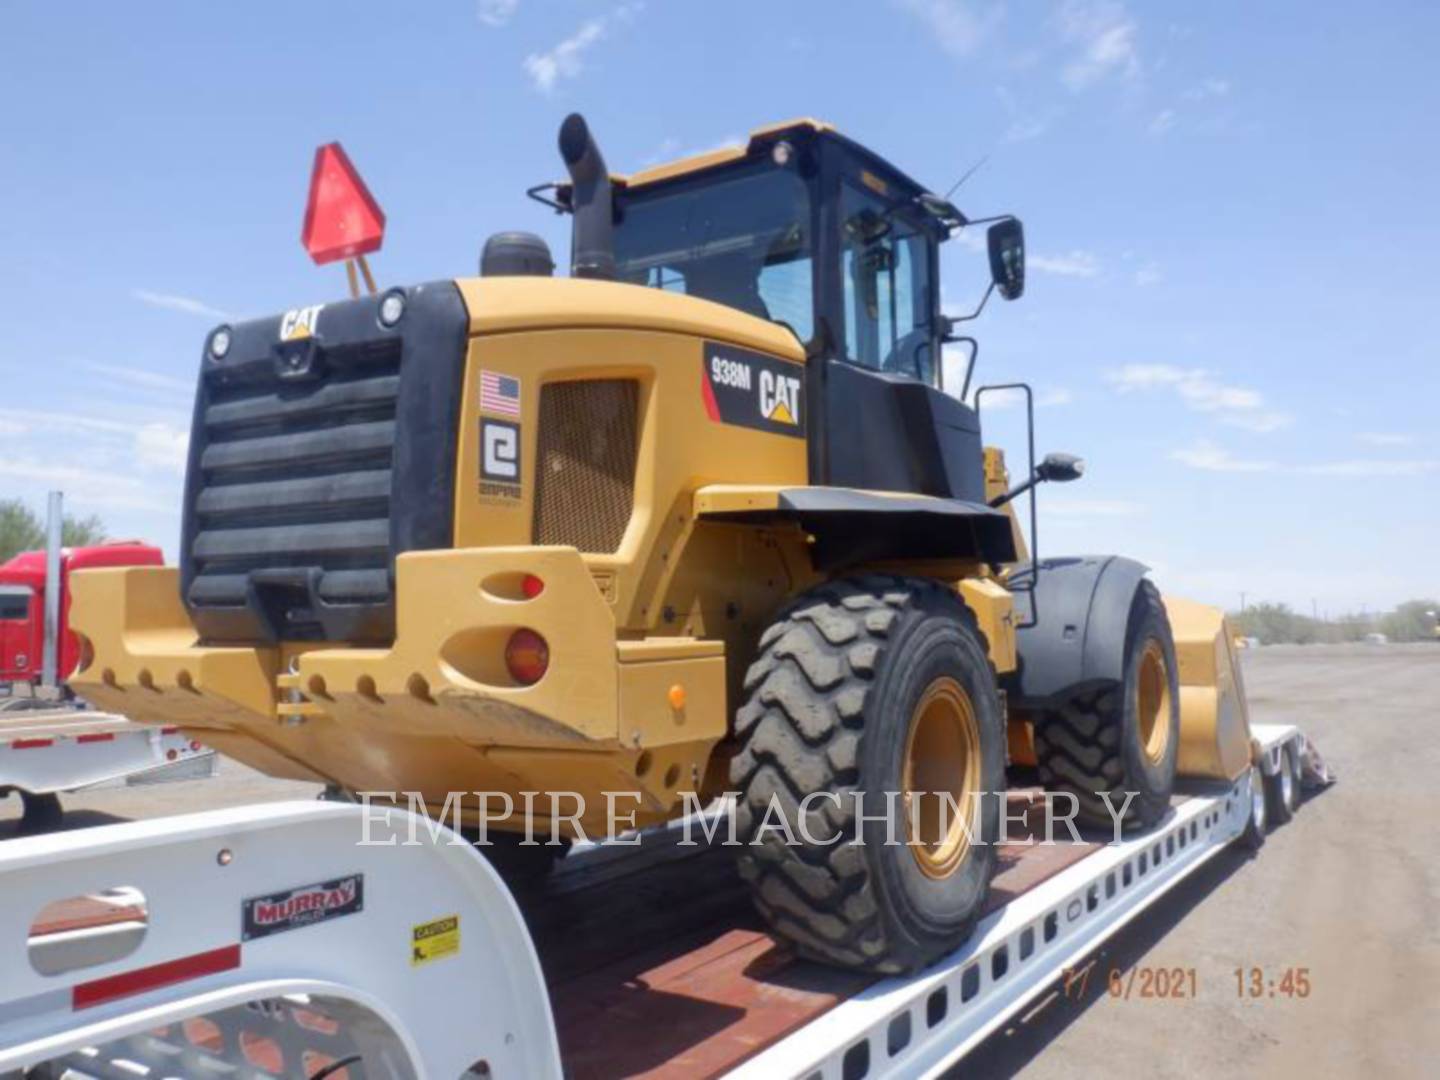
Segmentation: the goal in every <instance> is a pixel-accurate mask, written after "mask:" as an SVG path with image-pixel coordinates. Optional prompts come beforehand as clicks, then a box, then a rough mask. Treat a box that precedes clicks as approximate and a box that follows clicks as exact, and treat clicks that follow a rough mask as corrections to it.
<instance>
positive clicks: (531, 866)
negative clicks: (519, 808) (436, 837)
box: [466, 829, 570, 892]
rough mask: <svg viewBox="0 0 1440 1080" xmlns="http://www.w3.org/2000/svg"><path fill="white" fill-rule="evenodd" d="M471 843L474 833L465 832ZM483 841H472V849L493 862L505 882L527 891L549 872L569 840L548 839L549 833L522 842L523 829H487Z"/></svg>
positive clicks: (568, 845)
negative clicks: (481, 842)
mask: <svg viewBox="0 0 1440 1080" xmlns="http://www.w3.org/2000/svg"><path fill="white" fill-rule="evenodd" d="M466 838H467V839H468V840H470V842H471V843H475V839H476V838H475V836H473V835H467V837H466ZM485 839H486V841H487V843H485V844H475V850H476V851H478V852H480V854H481V855H483V856H484V857H485V858H486V859H487V860H488V861H489V863H490V865H491V866H493V867H494V868H495V869H496V871H498V872H499V874H500V876H501V877H502V878H504V879H505V883H506V884H507V885H509V886H510V887H511V888H512V889H514V890H516V891H518V892H530V891H533V890H535V889H538V888H540V886H541V885H543V884H544V883H545V879H546V878H548V877H549V876H550V872H551V871H552V870H554V869H555V864H556V863H558V862H559V861H560V860H561V859H562V858H564V857H565V854H566V853H567V852H568V851H569V850H570V841H569V840H566V839H563V838H562V841H561V843H559V844H551V843H549V839H550V838H549V837H547V836H536V837H535V839H536V841H537V843H535V844H526V843H524V842H523V841H524V840H525V834H524V833H509V832H501V831H500V830H498V829H490V830H488V831H487V833H486V836H485Z"/></svg>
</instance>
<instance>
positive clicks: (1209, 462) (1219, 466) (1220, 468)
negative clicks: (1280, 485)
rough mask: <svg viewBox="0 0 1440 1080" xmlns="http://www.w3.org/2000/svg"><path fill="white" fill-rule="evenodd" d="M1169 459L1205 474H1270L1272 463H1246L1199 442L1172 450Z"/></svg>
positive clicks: (1214, 446) (1212, 444) (1206, 443)
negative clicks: (1202, 471)
mask: <svg viewBox="0 0 1440 1080" xmlns="http://www.w3.org/2000/svg"><path fill="white" fill-rule="evenodd" d="M1170 457H1171V458H1172V459H1173V460H1175V461H1178V462H1180V463H1181V464H1182V465H1188V466H1190V468H1192V469H1203V470H1204V471H1206V472H1232V473H1234V472H1252V473H1253V472H1272V471H1273V470H1274V469H1275V463H1274V462H1272V461H1247V460H1243V459H1240V458H1237V457H1235V455H1233V454H1232V453H1230V451H1228V450H1226V449H1224V448H1223V447H1219V446H1216V445H1215V444H1214V443H1212V442H1206V441H1203V440H1202V441H1201V442H1198V443H1196V444H1195V445H1194V446H1192V447H1189V448H1187V449H1183V450H1174V451H1172V452H1171V454H1170Z"/></svg>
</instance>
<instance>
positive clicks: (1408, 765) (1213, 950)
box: [962, 645, 1440, 1080]
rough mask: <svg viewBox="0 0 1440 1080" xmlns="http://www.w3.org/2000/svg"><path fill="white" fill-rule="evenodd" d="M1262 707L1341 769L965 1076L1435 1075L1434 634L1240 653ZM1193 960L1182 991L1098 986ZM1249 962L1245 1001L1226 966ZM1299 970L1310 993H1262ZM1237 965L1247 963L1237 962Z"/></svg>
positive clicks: (999, 1041) (1162, 907) (1439, 1033)
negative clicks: (1259, 986)
mask: <svg viewBox="0 0 1440 1080" xmlns="http://www.w3.org/2000/svg"><path fill="white" fill-rule="evenodd" d="M1244 676H1245V680H1246V688H1247V689H1248V691H1249V694H1250V702H1251V707H1252V710H1253V714H1254V718H1255V720H1256V721H1258V722H1274V723H1293V724H1297V725H1299V726H1300V727H1301V728H1302V729H1303V730H1304V731H1305V732H1306V734H1308V735H1309V736H1310V737H1311V738H1312V739H1313V740H1314V742H1315V744H1316V746H1317V747H1318V748H1319V749H1320V752H1321V753H1322V754H1323V755H1324V757H1325V759H1326V762H1327V763H1328V764H1329V765H1330V766H1331V767H1332V768H1333V769H1334V771H1335V772H1336V773H1337V774H1338V775H1339V778H1340V782H1339V783H1338V784H1336V785H1335V786H1334V787H1332V788H1330V789H1328V790H1327V791H1323V792H1320V793H1319V794H1316V795H1314V796H1312V797H1311V798H1310V799H1309V801H1307V802H1306V803H1305V804H1304V805H1303V806H1302V807H1301V808H1300V811H1299V813H1298V814H1297V815H1296V817H1295V819H1294V820H1293V821H1292V822H1290V823H1289V824H1288V825H1284V826H1281V827H1279V828H1277V829H1276V830H1275V831H1274V832H1272V833H1271V834H1270V837H1269V840H1268V842H1267V843H1266V845H1265V847H1264V849H1263V850H1262V851H1261V852H1260V854H1259V856H1258V857H1257V858H1253V859H1252V858H1247V857H1246V856H1245V855H1244V854H1243V853H1242V852H1240V851H1238V850H1230V851H1226V852H1224V853H1222V854H1221V855H1219V856H1217V857H1216V858H1215V859H1213V860H1211V862H1210V863H1209V864H1208V865H1207V866H1205V867H1203V868H1202V869H1201V870H1200V871H1198V872H1197V873H1196V875H1195V876H1194V877H1192V878H1191V879H1190V880H1189V881H1187V882H1184V883H1182V884H1181V885H1179V886H1178V887H1177V888H1176V889H1175V890H1174V891H1172V892H1171V893H1170V894H1169V895H1168V896H1166V897H1164V898H1163V899H1162V900H1160V901H1159V902H1158V903H1157V904H1156V906H1155V907H1153V908H1151V909H1150V910H1149V911H1148V912H1146V913H1145V915H1143V916H1141V917H1140V918H1139V919H1137V920H1136V921H1135V922H1134V923H1132V924H1131V925H1130V926H1128V927H1127V928H1126V929H1125V930H1123V931H1121V933H1120V934H1119V935H1118V936H1117V937H1116V938H1115V939H1113V940H1112V941H1111V943H1110V944H1109V945H1108V946H1106V947H1105V949H1103V950H1102V951H1101V953H1100V954H1099V955H1098V956H1097V958H1096V959H1097V963H1096V965H1095V969H1094V970H1093V971H1092V974H1091V977H1090V980H1089V985H1088V986H1087V993H1086V994H1084V995H1083V996H1081V995H1079V994H1078V992H1076V990H1075V987H1074V984H1072V994H1071V997H1069V998H1067V997H1066V996H1065V995H1064V994H1055V995H1052V997H1051V999H1049V1001H1048V1002H1047V1004H1046V1005H1045V1006H1043V1007H1041V1008H1039V1009H1037V1010H1035V1011H1034V1012H1033V1013H1032V1015H1031V1016H1030V1017H1029V1018H1028V1020H1027V1021H1025V1022H1021V1023H1019V1024H1017V1025H1015V1026H1014V1027H1012V1028H1011V1029H1010V1030H1009V1031H1007V1032H1005V1033H1001V1034H997V1035H995V1036H993V1037H992V1038H991V1039H990V1040H989V1041H988V1042H987V1043H986V1044H985V1045H984V1046H983V1047H981V1049H980V1050H979V1051H977V1052H976V1053H975V1054H972V1055H971V1056H970V1057H969V1058H967V1060H966V1061H965V1063H964V1067H963V1070H962V1072H963V1075H966V1076H997V1075H998V1076H1010V1075H1020V1076H1024V1077H1034V1078H1049V1077H1054V1078H1057V1080H1059V1078H1062V1077H1063V1078H1064V1080H1074V1078H1075V1077H1077V1076H1097V1075H1102V1074H1109V1075H1112V1076H1127V1075H1136V1074H1143V1075H1146V1076H1152V1077H1196V1076H1227V1077H1228V1076H1236V1077H1243V1076H1256V1077H1259V1076H1264V1077H1275V1076H1281V1077H1288V1076H1297V1077H1298V1076H1306V1077H1319V1076H1325V1077H1330V1076H1337V1077H1338V1076H1343V1077H1358V1076H1365V1077H1376V1078H1378V1077H1387V1078H1388V1077H1422V1076H1423V1077H1433V1076H1436V1075H1440V1022H1437V1021H1440V829H1437V828H1436V825H1435V813H1436V810H1437V808H1440V796H1437V789H1436V786H1435V785H1436V779H1435V778H1436V777H1437V776H1440V741H1437V737H1436V736H1437V734H1440V731H1437V720H1440V646H1435V645H1391V646H1275V647H1271V648H1265V649H1257V650H1253V651H1249V652H1246V653H1245V654H1244ZM1131 967H1139V968H1146V967H1149V968H1174V967H1179V968H1186V969H1189V968H1193V969H1194V970H1195V984H1196V989H1197V991H1198V992H1197V994H1196V996H1195V998H1194V999H1193V1000H1189V999H1182V1000H1135V999H1134V998H1133V997H1132V999H1131V1000H1129V1001H1126V1000H1123V999H1122V998H1112V997H1111V996H1110V995H1109V994H1108V992H1107V991H1106V988H1105V981H1106V980H1105V976H1106V975H1107V974H1108V972H1109V971H1110V969H1112V968H1116V969H1119V970H1121V971H1128V970H1129V969H1130V968H1131ZM1254 967H1259V968H1262V969H1263V970H1264V972H1265V975H1264V976H1263V978H1264V980H1265V984H1266V991H1265V993H1264V994H1263V995H1262V996H1261V997H1260V998H1258V999H1250V998H1241V997H1240V996H1239V995H1238V994H1237V990H1236V978H1235V969H1236V968H1245V969H1250V968H1254ZM1289 968H1307V969H1308V978H1309V982H1310V994H1309V996H1308V997H1306V998H1303V999H1300V998H1296V999H1293V1000H1292V999H1290V998H1288V997H1286V996H1285V995H1283V994H1277V995H1276V996H1275V997H1273V998H1272V997H1270V996H1269V993H1268V985H1269V983H1270V981H1271V980H1274V981H1275V982H1276V983H1279V982H1280V981H1281V980H1282V979H1283V977H1284V973H1285V971H1286V969H1289ZM1247 978H1248V975H1247Z"/></svg>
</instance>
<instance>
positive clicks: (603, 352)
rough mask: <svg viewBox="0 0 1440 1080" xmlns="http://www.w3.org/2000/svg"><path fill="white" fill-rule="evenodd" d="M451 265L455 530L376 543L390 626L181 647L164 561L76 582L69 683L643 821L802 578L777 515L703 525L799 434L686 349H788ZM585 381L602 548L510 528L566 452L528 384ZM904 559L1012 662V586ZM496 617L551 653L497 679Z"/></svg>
mask: <svg viewBox="0 0 1440 1080" xmlns="http://www.w3.org/2000/svg"><path fill="white" fill-rule="evenodd" d="M458 284H459V288H460V291H461V294H462V296H463V297H464V299H465V303H466V306H467V309H468V311H469V315H470V329H471V338H470V343H469V348H468V356H467V364H466V376H465V405H464V409H463V412H462V417H461V425H460V430H461V436H460V441H459V449H458V454H459V463H458V469H457V475H458V476H459V477H461V478H463V479H462V481H461V482H458V483H457V485H456V491H455V500H456V506H455V509H456V513H455V537H454V544H455V546H454V548H453V549H452V550H442V551H424V552H411V553H407V554H402V555H400V556H399V557H398V558H397V559H396V567H395V574H396V585H395V594H396V634H395V640H394V643H393V644H392V645H390V646H388V647H385V648H375V647H336V646H334V645H331V644H329V643H324V644H315V643H294V644H288V645H287V644H280V645H274V646H266V645H260V646H239V645H206V644H202V643H201V642H200V639H199V635H198V634H197V632H196V630H195V628H194V626H193V624H192V623H191V620H190V618H189V616H188V614H187V612H186V609H185V607H184V605H183V604H182V602H181V599H180V588H179V580H178V571H177V570H176V569H174V568H168V567H167V568H158V567H155V568H133V569H122V570H116V571H101V572H96V573H93V574H83V575H77V576H76V579H75V586H74V598H73V607H72V624H73V625H74V627H75V628H76V630H77V632H79V633H80V634H81V635H82V637H83V638H84V640H85V641H86V643H87V645H86V656H87V663H86V665H85V666H84V668H83V670H81V671H79V672H78V673H76V674H75V676H74V677H73V678H72V680H71V684H72V686H74V688H75V690H76V691H77V692H78V693H80V694H82V695H84V696H85V697H86V698H88V699H89V700H91V701H93V702H95V703H96V704H97V705H99V706H101V707H103V708H106V709H110V710H113V711H115V712H119V713H122V714H124V715H126V716H129V717H131V718H132V719H135V720H137V721H141V722H148V723H157V724H167V725H177V726H179V727H181V728H182V729H184V730H186V731H187V732H190V733H192V734H193V735H194V736H195V737H196V738H198V739H200V740H201V741H204V742H206V743H207V744H209V745H212V746H214V747H216V748H217V749H219V750H221V751H222V752H224V753H226V754H228V755H230V756H232V757H235V758H237V759H239V760H241V761H244V762H246V763H247V764H250V765H252V766H254V767H256V768H258V769H260V770H262V771H264V772H267V773H270V774H272V775H276V776H283V777H291V778H297V779H311V780H322V781H325V782H327V783H332V784H335V785H338V786H340V787H342V788H344V789H346V790H349V791H362V792H396V793H397V797H401V798H403V796H400V795H398V793H404V792H419V793H421V794H422V795H424V796H425V797H426V799H427V801H432V800H433V802H434V805H436V806H438V805H440V804H442V803H443V801H444V799H445V797H446V795H447V794H448V793H450V792H454V791H488V792H496V793H506V794H509V795H511V796H512V798H513V799H514V802H515V805H516V808H517V811H516V817H515V819H514V822H513V824H514V825H515V826H516V827H519V825H520V824H521V820H520V818H521V814H522V813H523V806H524V804H523V793H524V792H527V791H531V792H549V791H563V792H575V793H577V794H578V795H580V796H582V797H584V799H585V804H586V805H587V807H589V808H590V814H589V815H588V816H587V817H586V818H585V819H582V820H583V825H584V826H585V828H586V829H587V830H594V829H596V828H603V827H604V824H605V817H604V815H605V812H606V809H607V804H606V801H605V798H604V793H605V792H621V793H633V794H634V796H636V799H635V800H632V801H630V802H628V803H626V802H617V805H618V807H619V810H620V812H621V813H622V814H623V813H627V812H628V811H629V810H630V809H635V810H636V811H637V813H636V819H635V820H636V822H637V823H638V824H645V823H647V822H654V821H658V820H663V819H665V818H667V817H669V816H671V815H673V814H674V813H675V812H677V811H678V810H679V809H680V808H681V806H682V802H681V796H680V792H681V791H696V790H699V791H701V792H702V793H707V792H711V791H713V790H715V789H716V788H717V785H720V784H721V783H722V782H723V781H722V776H723V773H717V772H716V771H715V770H714V769H712V768H711V766H712V765H714V764H717V758H718V757H720V756H721V755H717V753H716V751H717V747H721V746H722V743H723V740H724V739H725V737H726V735H727V732H728V730H729V717H730V713H731V710H732V708H733V704H734V701H735V696H736V692H737V688H738V684H739V680H740V678H741V676H742V675H743V672H744V670H745V667H746V666H747V665H748V664H749V662H750V660H751V658H752V656H753V651H754V648H755V642H756V641H757V640H758V638H759V636H760V633H761V632H762V631H763V629H764V628H765V626H766V625H767V624H768V622H769V620H770V618H771V616H772V615H773V614H774V612H775V611H776V610H777V609H778V608H779V607H780V606H781V605H782V604H783V603H784V602H785V600H786V599H787V598H789V597H790V596H793V595H794V594H796V593H797V592H799V591H801V590H803V589H804V588H806V587H807V586H809V585H812V584H814V583H815V582H816V581H818V580H820V577H821V575H820V574H819V573H818V572H817V571H816V570H815V569H814V567H813V566H812V561H811V558H810V555H809V551H808V539H807V537H806V535H805V534H804V533H803V532H801V531H800V530H799V529H798V528H796V527H795V526H793V525H784V524H780V525H773V526H756V525H748V524H736V523H733V522H731V521H727V520H714V519H715V518H717V517H723V516H724V515H727V514H733V513H734V512H736V511H739V510H764V509H767V508H772V507H774V506H775V505H776V502H777V499H778V497H779V493H780V492H781V491H783V490H787V489H794V488H797V487H803V486H804V485H805V482H806V461H805V443H804V440H803V439H798V438H790V437H786V436H783V435H775V434H771V433H768V432H763V431H758V430H752V429H749V428H745V427H740V426H736V425H733V424H725V423H716V422H714V421H713V420H712V419H711V418H710V417H709V416H708V415H707V413H706V411H705V405H704V399H703V393H702V387H701V374H700V358H701V356H702V354H703V349H704V347H705V343H706V342H713V341H721V342H726V343H730V344H734V345H738V346H741V347H744V348H747V349H753V350H756V351H760V352H763V353H765V354H767V355H769V356H772V357H776V358H780V359H783V360H786V361H789V362H792V363H794V364H795V365H796V370H797V373H798V371H799V370H801V369H800V365H801V363H802V361H803V357H802V355H801V353H800V350H799V348H798V346H797V344H796V342H795V341H794V339H793V337H792V336H790V335H788V334H786V333H784V332H783V331H781V330H780V329H779V328H777V327H775V326H774V325H773V324H770V323H767V322H765V321H762V320H759V319H755V318H751V317H749V316H747V315H744V314H742V313H739V312H736V311H732V310H730V309H728V308H725V307H722V306H720V305H717V304H711V303H709V302H706V301H703V300H696V299H693V298H688V297H684V296H675V295H671V294H667V293H664V292H659V291H655V290H646V289H638V288H634V287H629V286H624V285H615V284H610V283H603V282H586V281H574V280H563V279H562V280H535V279H525V278H514V279H487V280H476V281H462V282H459V283H458ZM482 369H483V370H500V371H504V372H507V373H511V374H513V375H515V376H516V377H518V378H520V379H521V383H522V389H521V393H520V399H521V401H522V403H523V406H522V413H521V416H520V417H519V425H520V429H521V431H522V432H523V433H524V435H523V442H522V445H521V448H520V460H521V462H522V470H523V471H522V478H521V483H520V484H519V485H518V488H519V493H518V496H510V495H494V494H487V493H486V490H485V488H484V485H482V484H481V483H480V482H478V481H477V479H476V478H477V477H478V476H479V475H480V462H479V455H480V453H481V448H480V447H479V445H478V441H479V437H478V433H479V429H480V414H479V411H478V402H479V399H480V394H479V390H478V388H477V380H478V379H479V372H480V371H481V370H482ZM607 381H608V382H613V383H624V384H628V385H629V387H630V389H629V390H628V391H627V392H633V393H634V394H635V406H634V408H635V423H636V428H637V430H636V433H635V435H636V438H635V447H636V459H635V463H634V470H633V476H634V482H633V489H632V490H628V491H627V490H624V488H625V486H626V485H624V484H620V485H618V486H614V485H612V490H611V492H610V494H611V495H612V496H614V497H617V498H621V499H624V500H626V503H627V504H626V505H625V506H623V507H616V508H612V515H613V512H620V519H621V523H622V527H621V528H619V529H618V530H616V531H615V532H614V537H615V539H616V542H615V543H614V545H613V550H580V549H579V548H577V547H575V546H573V545H569V546H567V545H559V544H549V545H535V544H534V543H533V542H532V541H533V540H534V539H535V537H536V534H537V524H538V523H537V521H536V518H537V513H539V510H538V508H537V503H536V499H537V494H536V493H537V491H539V490H541V484H542V481H541V480H540V478H539V477H538V476H537V475H536V473H537V471H538V470H541V469H544V468H546V467H547V465H550V466H553V464H554V463H555V462H556V461H558V460H563V455H564V453H565V449H566V448H565V447H563V446H560V447H556V446H553V445H551V446H547V445H543V443H544V440H546V439H547V438H548V436H547V434H546V427H545V424H544V423H543V421H542V417H541V416H540V415H539V412H540V410H541V409H542V408H545V407H546V406H545V405H544V404H542V403H543V402H544V401H545V400H546V395H545V393H544V388H546V387H559V386H562V385H564V384H567V383H568V384H571V385H572V386H573V387H575V388H582V389H580V393H581V395H583V394H584V393H586V392H587V391H586V389H583V388H594V387H596V386H597V385H600V384H602V383H604V382H607ZM579 403H580V404H581V405H582V406H583V404H584V401H583V398H581V399H580V402H579ZM597 404H598V405H602V406H603V405H605V404H607V402H606V401H604V400H603V399H602V400H601V401H599V402H598V403H597ZM879 494H884V493H879ZM566 511H568V512H570V513H571V514H572V515H573V519H572V520H570V521H568V522H567V521H563V520H562V521H559V522H552V523H550V526H548V527H550V528H552V531H556V532H559V533H560V534H564V533H566V531H567V529H568V530H570V531H571V532H573V533H578V534H583V533H585V532H586V531H587V530H590V531H591V532H592V533H593V530H594V529H595V522H594V520H593V519H594V516H595V514H596V513H597V512H598V509H597V508H595V507H591V506H585V505H581V504H577V505H576V506H575V507H573V508H570V507H566V506H565V505H563V504H562V505H561V512H562V513H563V512H566ZM546 512H547V513H549V512H553V511H550V510H549V509H548V508H547V510H546ZM591 538H592V539H594V540H596V541H597V544H596V545H594V546H598V542H599V541H601V540H603V539H604V538H603V537H600V536H592V537H591ZM911 569H912V570H914V571H917V572H923V573H926V574H929V575H933V576H937V577H940V578H943V579H945V580H949V581H951V582H953V583H955V584H956V586H957V587H958V588H959V589H960V591H961V593H962V595H963V596H964V598H965V600H966V601H967V603H968V604H969V605H970V606H971V608H972V609H973V610H974V611H975V612H976V615H977V618H978V620H979V622H980V625H981V628H982V629H983V630H984V632H985V634H986V638H987V640H988V643H989V647H990V650H991V658H992V661H993V663H994V664H995V667H996V670H997V671H998V672H1001V673H1003V672H1006V671H1010V670H1013V669H1014V666H1015V645H1014V630H1013V626H1012V621H1013V620H1012V605H1011V597H1010V594H1009V593H1008V592H1007V591H1006V590H1005V589H1004V588H1003V587H1002V586H1001V585H1000V584H999V583H998V581H997V580H996V579H995V578H994V577H993V575H990V574H989V573H988V571H987V570H986V568H984V567H981V566H979V565H975V564H968V565H967V564H963V563H948V564H947V563H934V564H926V565H925V566H923V567H912V568H911ZM526 575H533V576H534V577H536V578H538V579H539V580H540V581H542V582H543V583H544V588H543V591H542V592H541V593H540V594H539V595H538V596H536V597H534V598H526V597H525V596H524V595H523V592H522V587H521V583H522V580H523V578H524V577H525V576H526ZM519 627H526V628H529V629H532V630H535V631H537V632H538V633H540V634H541V635H542V636H543V637H544V638H545V640H546V641H547V643H548V645H549V649H550V655H551V664H550V670H549V672H548V673H547V675H546V676H545V678H544V679H542V680H541V681H540V682H539V683H538V684H536V685H533V686H521V685H517V684H516V683H515V682H514V680H513V679H512V678H510V676H509V675H508V673H507V672H506V669H505V665H504V662H503V650H504V646H505V642H506V640H507V638H508V637H509V635H510V633H511V632H513V631H514V630H515V629H516V628H519ZM677 701H679V702H682V703H683V704H680V705H679V706H677V705H676V702H677ZM637 800H638V801H637ZM476 805H477V804H473V803H472V804H469V805H467V807H466V810H467V812H470V811H473V810H474V809H475V807H476ZM497 805H498V804H497ZM541 809H544V807H543V805H542V807H541ZM491 810H492V812H493V810H494V808H491ZM547 812H548V811H547Z"/></svg>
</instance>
